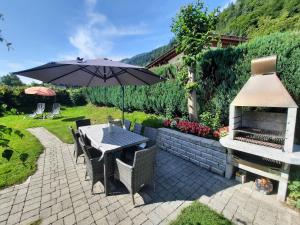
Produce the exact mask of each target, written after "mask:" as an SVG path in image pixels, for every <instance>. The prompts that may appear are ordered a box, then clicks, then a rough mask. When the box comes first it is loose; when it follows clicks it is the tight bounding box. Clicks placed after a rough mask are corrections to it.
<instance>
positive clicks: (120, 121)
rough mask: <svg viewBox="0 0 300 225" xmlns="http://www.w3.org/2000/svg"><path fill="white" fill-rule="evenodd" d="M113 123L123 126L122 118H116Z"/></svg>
mask: <svg viewBox="0 0 300 225" xmlns="http://www.w3.org/2000/svg"><path fill="white" fill-rule="evenodd" d="M111 123H112V124H113V125H115V126H118V127H122V120H119V119H115V120H112V121H111Z"/></svg>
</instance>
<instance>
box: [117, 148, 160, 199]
mask: <svg viewBox="0 0 300 225" xmlns="http://www.w3.org/2000/svg"><path fill="white" fill-rule="evenodd" d="M155 155H156V146H152V147H150V148H147V149H144V150H140V151H137V152H135V155H134V160H133V164H132V165H130V164H127V163H125V162H123V161H122V160H120V159H116V169H115V178H116V179H118V180H120V181H121V182H122V183H123V184H124V185H125V187H126V188H127V190H128V191H129V192H130V194H131V195H132V202H133V204H134V205H135V201H134V194H135V193H137V192H138V191H139V190H140V189H141V188H142V187H144V186H145V185H148V184H153V188H154V187H155V184H154V165H155Z"/></svg>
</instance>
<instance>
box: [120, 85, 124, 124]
mask: <svg viewBox="0 0 300 225" xmlns="http://www.w3.org/2000/svg"><path fill="white" fill-rule="evenodd" d="M121 88H122V123H123V125H124V108H125V100H124V98H125V90H124V86H121Z"/></svg>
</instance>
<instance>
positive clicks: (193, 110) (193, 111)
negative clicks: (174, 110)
mask: <svg viewBox="0 0 300 225" xmlns="http://www.w3.org/2000/svg"><path fill="white" fill-rule="evenodd" d="M188 77H189V82H195V71H194V69H193V68H191V67H188ZM188 113H189V119H190V120H191V121H198V107H197V94H196V90H192V91H190V92H189V93H188Z"/></svg>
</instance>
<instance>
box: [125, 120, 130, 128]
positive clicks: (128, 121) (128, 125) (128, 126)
mask: <svg viewBox="0 0 300 225" xmlns="http://www.w3.org/2000/svg"><path fill="white" fill-rule="evenodd" d="M130 126H131V122H130V120H124V127H125V129H126V130H130Z"/></svg>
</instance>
